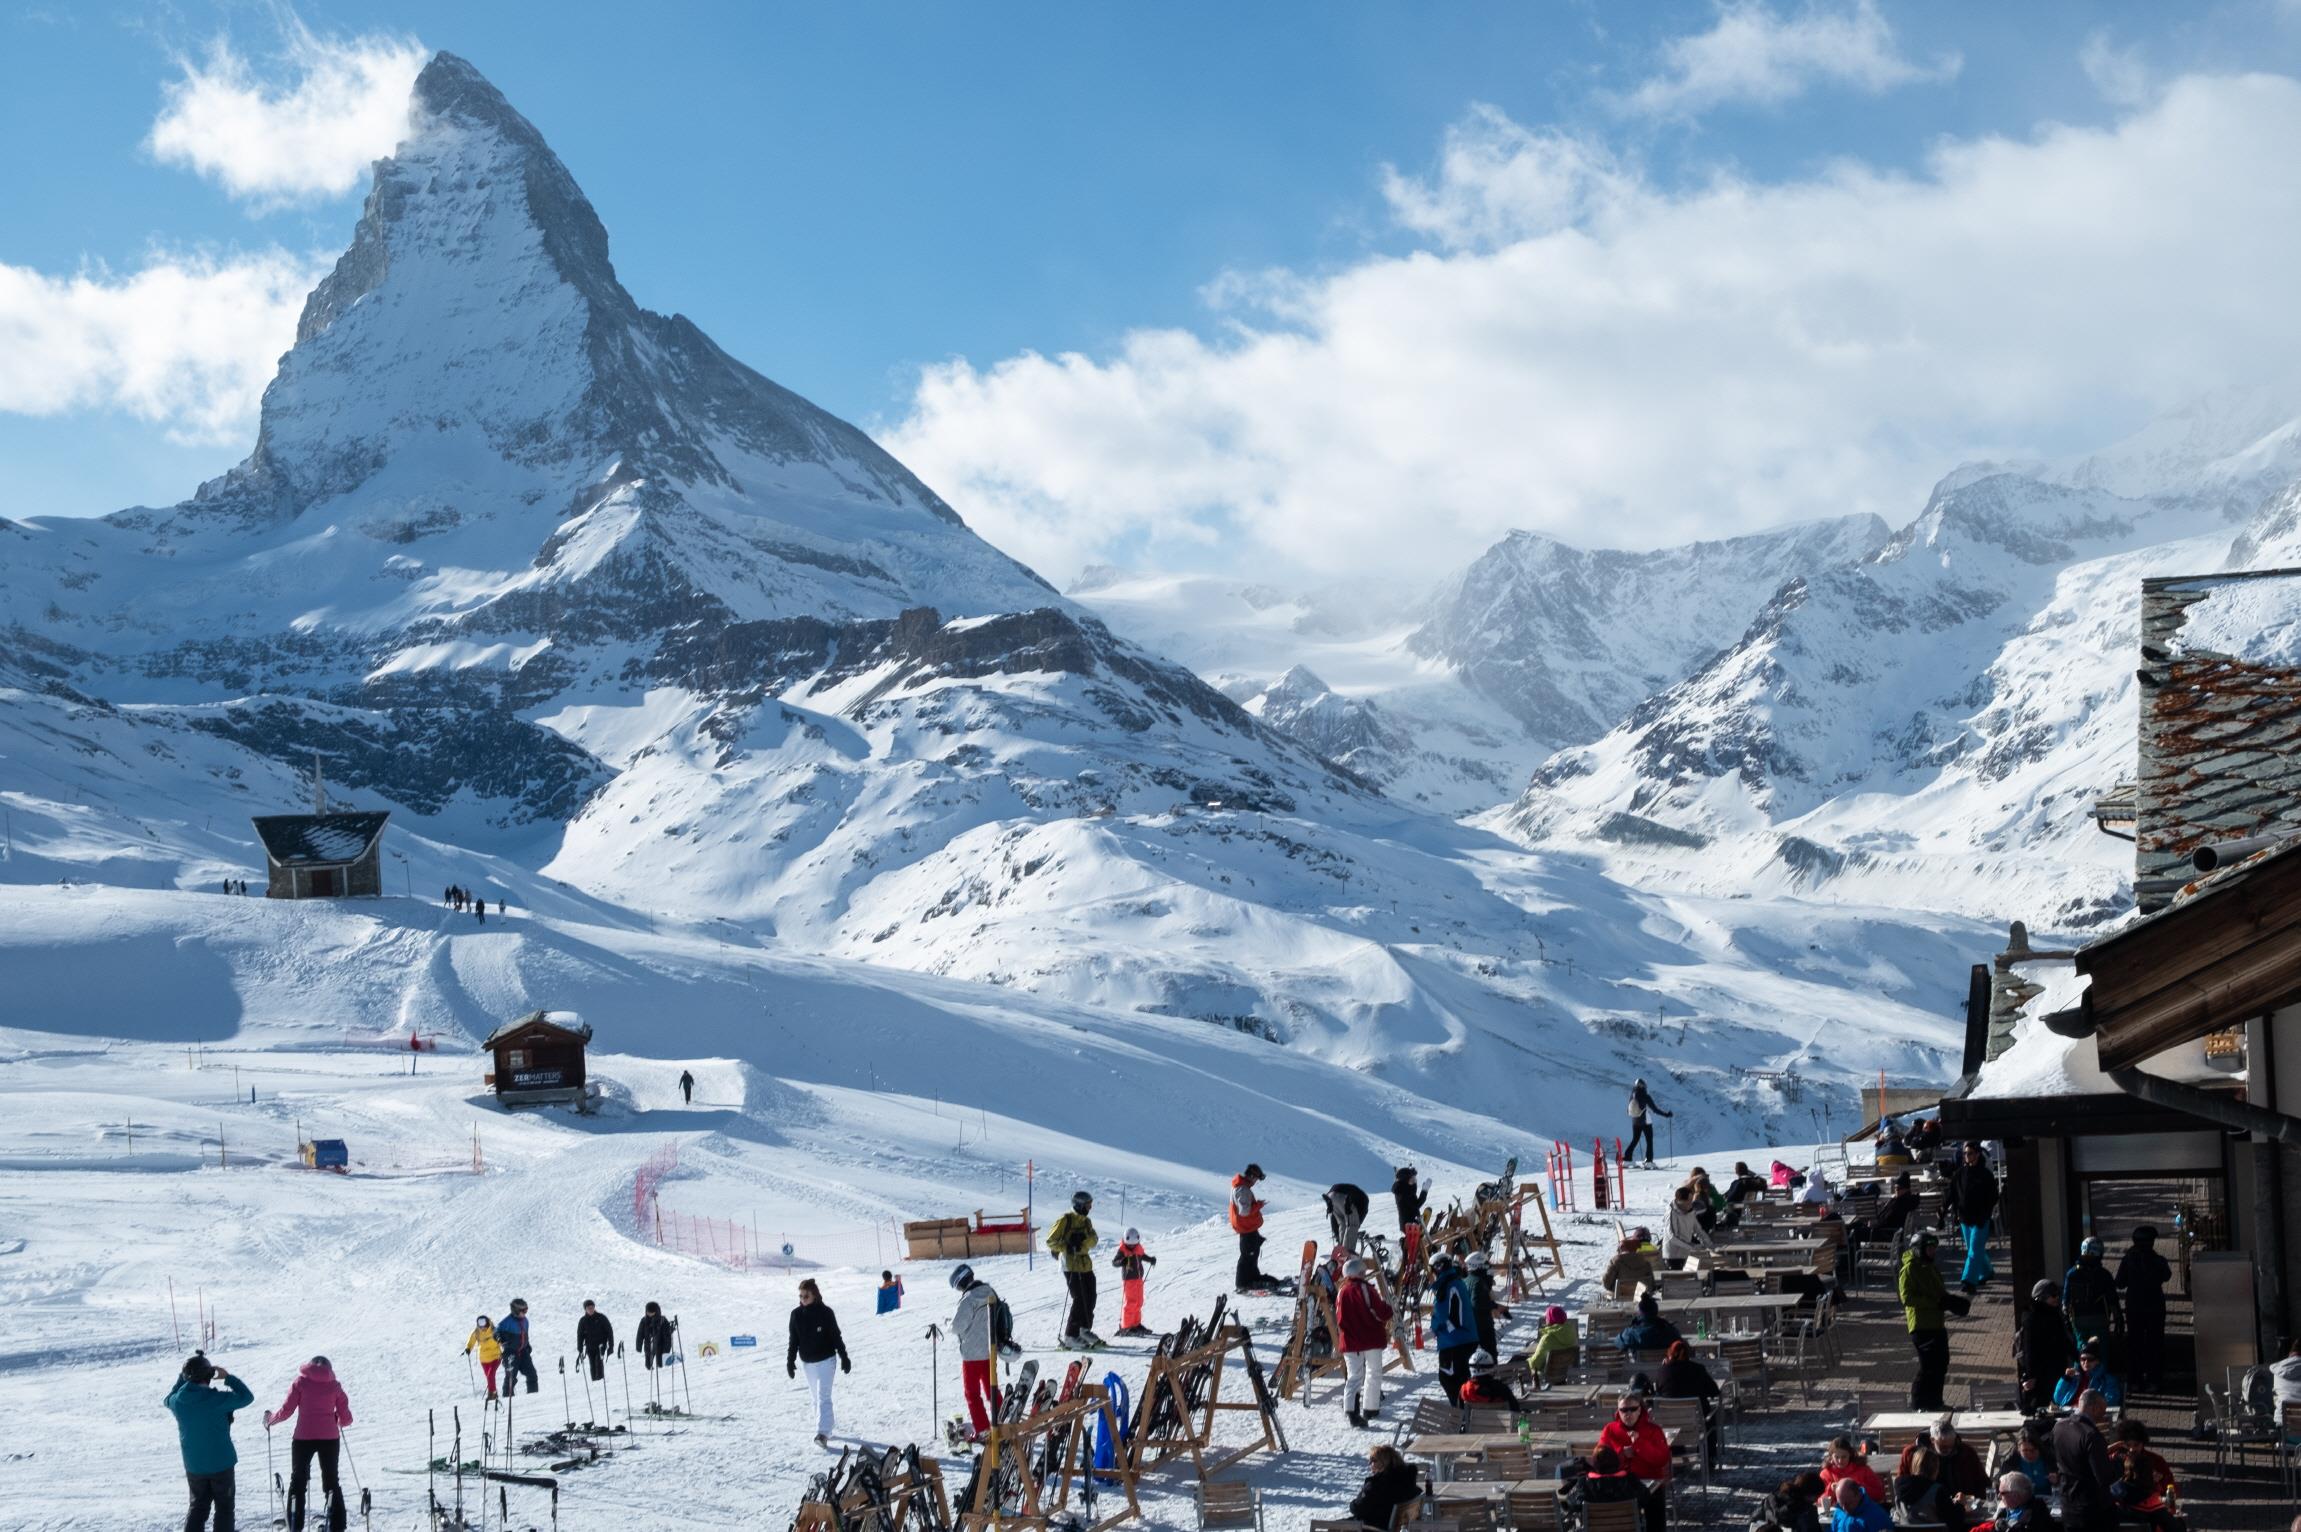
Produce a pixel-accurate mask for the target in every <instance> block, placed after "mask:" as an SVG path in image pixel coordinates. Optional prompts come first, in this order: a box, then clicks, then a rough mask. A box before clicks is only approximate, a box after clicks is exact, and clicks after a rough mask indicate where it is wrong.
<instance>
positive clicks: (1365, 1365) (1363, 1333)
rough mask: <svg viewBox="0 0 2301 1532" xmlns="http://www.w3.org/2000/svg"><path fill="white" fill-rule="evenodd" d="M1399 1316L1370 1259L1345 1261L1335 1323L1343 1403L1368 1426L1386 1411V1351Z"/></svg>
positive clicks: (1356, 1423)
mask: <svg viewBox="0 0 2301 1532" xmlns="http://www.w3.org/2000/svg"><path fill="white" fill-rule="evenodd" d="M1394 1317H1396V1316H1395V1315H1394V1314H1393V1313H1392V1311H1391V1307H1390V1305H1389V1304H1388V1303H1387V1302H1385V1301H1384V1299H1383V1296H1382V1292H1381V1290H1380V1289H1379V1288H1377V1287H1376V1286H1375V1285H1374V1276H1373V1274H1372V1273H1371V1272H1369V1271H1368V1270H1367V1267H1366V1262H1365V1261H1363V1260H1361V1259H1360V1258H1359V1257H1357V1256H1355V1255H1354V1256H1352V1257H1350V1258H1349V1259H1348V1260H1346V1261H1344V1262H1343V1263H1342V1283H1341V1285H1340V1286H1339V1287H1337V1288H1336V1289H1335V1292H1334V1322H1335V1324H1336V1325H1337V1326H1339V1327H1340V1328H1341V1330H1342V1334H1341V1335H1340V1336H1338V1337H1337V1338H1336V1339H1337V1341H1338V1342H1339V1343H1340V1345H1341V1347H1342V1368H1343V1373H1342V1376H1343V1384H1342V1406H1343V1409H1344V1411H1345V1412H1346V1413H1347V1414H1348V1415H1349V1417H1350V1423H1351V1424H1352V1425H1354V1426H1358V1427H1360V1428H1362V1429H1363V1428H1364V1427H1365V1425H1366V1423H1367V1421H1368V1420H1370V1419H1372V1418H1373V1417H1374V1416H1375V1415H1377V1414H1379V1413H1381V1410H1382V1350H1383V1348H1384V1347H1385V1346H1387V1345H1389V1344H1390V1322H1391V1320H1392V1319H1393V1318H1394Z"/></svg>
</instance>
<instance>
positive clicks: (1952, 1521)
mask: <svg viewBox="0 0 2301 1532" xmlns="http://www.w3.org/2000/svg"><path fill="white" fill-rule="evenodd" d="M1988 1493H1989V1474H1988V1472H1987V1471H1986V1470H1985V1469H1983V1467H1982V1466H1981V1455H1980V1454H1979V1453H1977V1452H1975V1451H1974V1450H1973V1444H1972V1443H1971V1442H1968V1441H1966V1440H1964V1439H1963V1438H1961V1437H1960V1436H1959V1435H1958V1430H1957V1425H1956V1422H1955V1421H1953V1420H1952V1419H1951V1418H1950V1417H1949V1416H1948V1415H1943V1416H1942V1417H1941V1418H1940V1419H1939V1420H1936V1421H1935V1422H1934V1423H1933V1427H1932V1429H1931V1430H1929V1431H1927V1432H1926V1433H1925V1434H1924V1435H1922V1436H1920V1437H1919V1438H1918V1439H1917V1440H1915V1441H1913V1442H1911V1443H1910V1444H1909V1445H1908V1446H1907V1447H1904V1448H1903V1449H1902V1456H1901V1462H1900V1463H1899V1464H1897V1465H1896V1466H1895V1468H1894V1509H1895V1510H1896V1511H1898V1512H1900V1513H1902V1514H1903V1515H1904V1516H1905V1517H1906V1518H1907V1519H1909V1520H1911V1521H1914V1522H1940V1523H1941V1524H1942V1525H1943V1526H1945V1527H1950V1528H1953V1529H1954V1532H1967V1529H1968V1528H1971V1527H1975V1526H1979V1525H1980V1524H1981V1523H1982V1522H1984V1521H1986V1520H1988V1519H1989V1518H1988V1516H1987V1514H1986V1513H1985V1512H1983V1511H1982V1509H1981V1500H1982V1497H1983V1496H1984V1495H1986V1494H1988Z"/></svg>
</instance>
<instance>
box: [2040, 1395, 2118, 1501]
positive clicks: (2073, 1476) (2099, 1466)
mask: <svg viewBox="0 0 2301 1532" xmlns="http://www.w3.org/2000/svg"><path fill="white" fill-rule="evenodd" d="M2108 1416H2109V1403H2108V1401H2107V1400H2105V1399H2103V1398H2102V1397H2101V1395H2099V1394H2097V1393H2095V1392H2094V1391H2093V1390H2092V1389H2087V1390H2086V1391H2085V1392H2084V1393H2082V1394H2080V1395H2078V1397H2077V1408H2076V1409H2075V1410H2073V1411H2071V1412H2070V1414H2069V1415H2067V1416H2065V1417H2064V1418H2063V1419H2062V1420H2061V1422H2060V1423H2059V1424H2058V1425H2056V1426H2055V1427H2054V1428H2053V1482H2054V1484H2055V1485H2056V1486H2057V1487H2058V1488H2059V1489H2060V1490H2061V1525H2062V1527H2063V1528H2064V1529H2065V1532H2112V1529H2114V1528H2115V1527H2116V1525H2117V1505H2116V1502H2114V1501H2113V1500H2111V1499H2110V1498H2109V1486H2111V1485H2112V1484H2115V1483H2116V1482H2117V1467H2116V1465H2115V1464H2113V1463H2111V1462H2110V1460H2109V1443H2108V1442H2107V1441H2105V1440H2104V1439H2103V1438H2102V1435H2101V1422H2102V1421H2103V1420H2105V1419H2107V1418H2108Z"/></svg>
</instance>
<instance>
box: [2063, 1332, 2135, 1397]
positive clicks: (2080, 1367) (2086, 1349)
mask: <svg viewBox="0 0 2301 1532" xmlns="http://www.w3.org/2000/svg"><path fill="white" fill-rule="evenodd" d="M2087 1389H2091V1390H2093V1391H2094V1392H2095V1393H2097V1394H2099V1395H2100V1396H2101V1400H2102V1403H2104V1404H2106V1405H2108V1406H2109V1407H2110V1408H2111V1409H2113V1410H2115V1409H2121V1408H2123V1407H2124V1404H2125V1385H2123V1384H2122V1383H2119V1382H2118V1381H2117V1374H2115V1373H2113V1372H2111V1371H2110V1370H2109V1363H2108V1362H2107V1361H2105V1360H2104V1359H2103V1357H2102V1354H2101V1341H2100V1340H2099V1339H2098V1338H2096V1339H2091V1340H2088V1341H2087V1342H2086V1343H2085V1344H2084V1345H2082V1346H2080V1347H2078V1348H2077V1365H2076V1366H2075V1367H2072V1368H2070V1369H2069V1370H2068V1371H2067V1372H2065V1373H2063V1374H2062V1375H2061V1381H2060V1382H2059V1383H2056V1384H2055V1385H2054V1386H2053V1402H2054V1403H2055V1404H2056V1405H2059V1406H2060V1407H2061V1408H2062V1409H2065V1410H2066V1409H2068V1408H2069V1407H2070V1406H2071V1405H2074V1404H2075V1403H2077V1396H2078V1395H2080V1394H2082V1393H2084V1392H2085V1391H2086V1390H2087Z"/></svg>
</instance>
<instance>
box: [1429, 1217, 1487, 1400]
mask: <svg viewBox="0 0 2301 1532" xmlns="http://www.w3.org/2000/svg"><path fill="white" fill-rule="evenodd" d="M1430 1343H1431V1345H1432V1346H1433V1347H1435V1348H1436V1349H1437V1351H1438V1386H1439V1387H1441V1388H1443V1389H1445V1390H1446V1399H1447V1402H1448V1403H1450V1404H1459V1403H1461V1402H1462V1385H1463V1384H1464V1383H1465V1382H1466V1381H1468V1380H1469V1377H1470V1356H1471V1353H1473V1352H1475V1351H1476V1350H1477V1349H1478V1314H1477V1309H1476V1306H1475V1305H1474V1303H1473V1301H1472V1294H1471V1287H1470V1279H1469V1277H1468V1276H1467V1275H1466V1274H1465V1273H1464V1272H1463V1270H1462V1268H1461V1267H1459V1266H1457V1265H1455V1264H1454V1257H1453V1255H1452V1254H1451V1253H1450V1252H1448V1251H1444V1250H1441V1251H1439V1252H1438V1253H1437V1254H1436V1255H1433V1256H1432V1257H1431V1258H1430Z"/></svg>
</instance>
